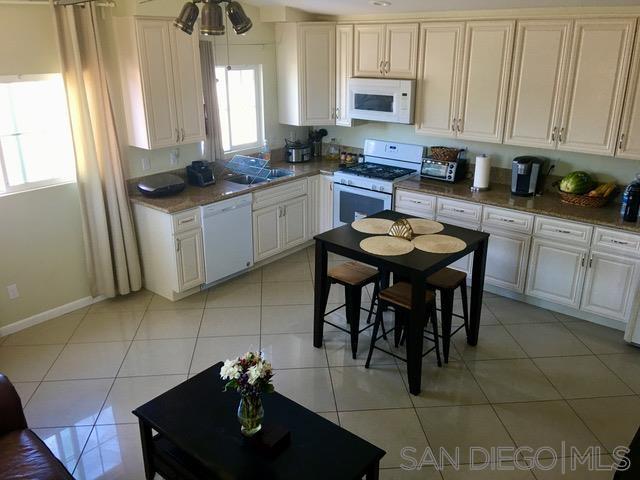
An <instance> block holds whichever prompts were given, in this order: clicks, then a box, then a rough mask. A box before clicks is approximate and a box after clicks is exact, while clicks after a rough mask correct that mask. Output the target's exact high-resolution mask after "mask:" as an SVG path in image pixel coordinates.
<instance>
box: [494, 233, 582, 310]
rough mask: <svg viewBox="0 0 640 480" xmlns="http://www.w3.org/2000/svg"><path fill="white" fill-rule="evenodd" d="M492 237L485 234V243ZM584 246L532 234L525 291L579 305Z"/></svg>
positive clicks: (559, 301)
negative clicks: (567, 243)
mask: <svg viewBox="0 0 640 480" xmlns="http://www.w3.org/2000/svg"><path fill="white" fill-rule="evenodd" d="M491 241H492V239H491V238H489V244H491ZM587 253H588V250H587V249H586V248H580V247H573V246H570V245H566V244H563V243H562V242H559V241H557V240H549V239H542V238H534V239H533V242H532V244H531V256H530V259H529V274H528V275H527V287H526V294H527V295H531V296H532V297H536V298H540V299H542V300H548V301H550V302H554V303H559V304H562V305H566V306H568V307H573V308H578V307H579V306H580V294H581V293H582V284H583V280H584V274H585V262H586V258H587Z"/></svg>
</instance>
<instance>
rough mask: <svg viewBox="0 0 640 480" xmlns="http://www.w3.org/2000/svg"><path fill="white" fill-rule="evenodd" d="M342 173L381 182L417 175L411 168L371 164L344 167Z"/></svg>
mask: <svg viewBox="0 0 640 480" xmlns="http://www.w3.org/2000/svg"><path fill="white" fill-rule="evenodd" d="M340 171H341V172H344V173H348V174H351V175H357V176H358V177H368V178H379V179H381V180H395V179H396V178H399V177H404V176H406V175H410V174H412V173H416V171H415V170H412V169H410V168H402V167H392V166H389V165H381V164H379V163H369V162H365V163H359V164H358V165H354V166H353V167H344V168H341V169H340Z"/></svg>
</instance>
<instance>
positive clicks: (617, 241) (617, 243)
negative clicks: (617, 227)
mask: <svg viewBox="0 0 640 480" xmlns="http://www.w3.org/2000/svg"><path fill="white" fill-rule="evenodd" d="M611 243H615V244H616V245H629V242H623V241H622V240H616V239H614V238H612V239H611Z"/></svg>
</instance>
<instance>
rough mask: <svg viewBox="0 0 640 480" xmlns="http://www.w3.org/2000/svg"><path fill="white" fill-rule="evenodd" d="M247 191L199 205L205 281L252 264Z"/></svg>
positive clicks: (213, 280)
mask: <svg viewBox="0 0 640 480" xmlns="http://www.w3.org/2000/svg"><path fill="white" fill-rule="evenodd" d="M251 201H252V197H251V195H250V194H249V195H242V196H240V197H235V198H230V199H229V200H224V201H222V202H216V203H211V204H209V205H205V206H203V207H200V214H201V216H202V234H203V243H204V266H205V283H206V284H207V285H209V284H211V283H214V282H217V281H219V280H222V279H223V278H227V277H229V276H231V275H233V274H236V273H238V272H241V271H243V270H246V269H248V268H250V267H251V266H252V265H253V227H252V220H251Z"/></svg>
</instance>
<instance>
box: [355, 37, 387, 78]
mask: <svg viewBox="0 0 640 480" xmlns="http://www.w3.org/2000/svg"><path fill="white" fill-rule="evenodd" d="M384 32H385V26H384V25H355V27H354V36H353V60H354V65H353V76H354V77H382V76H383V74H382V62H383V61H384V60H385V40H384Z"/></svg>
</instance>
